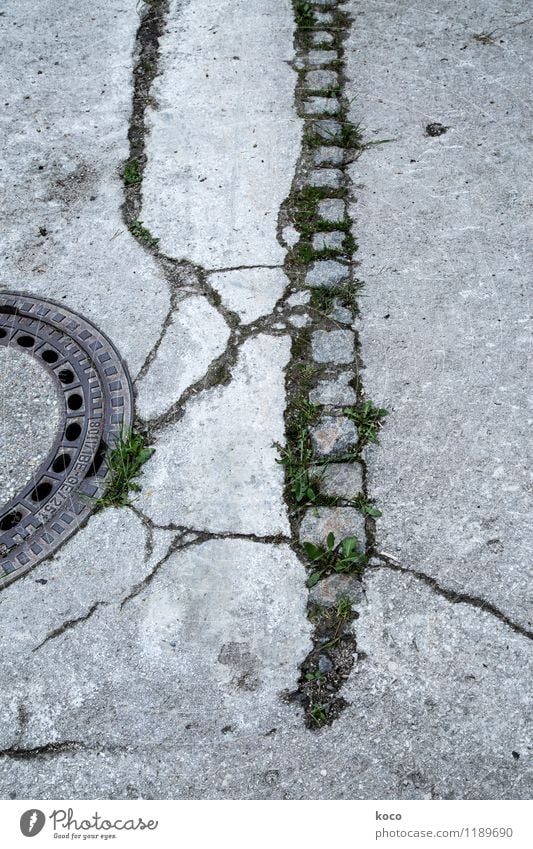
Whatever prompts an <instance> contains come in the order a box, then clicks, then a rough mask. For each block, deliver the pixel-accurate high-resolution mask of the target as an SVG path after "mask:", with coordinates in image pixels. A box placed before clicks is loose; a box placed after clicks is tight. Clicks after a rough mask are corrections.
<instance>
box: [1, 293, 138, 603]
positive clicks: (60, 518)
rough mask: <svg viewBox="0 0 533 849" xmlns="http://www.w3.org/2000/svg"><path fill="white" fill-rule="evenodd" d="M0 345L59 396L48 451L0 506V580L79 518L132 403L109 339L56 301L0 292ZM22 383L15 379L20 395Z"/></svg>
mask: <svg viewBox="0 0 533 849" xmlns="http://www.w3.org/2000/svg"><path fill="white" fill-rule="evenodd" d="M0 346H2V347H10V348H12V349H16V350H17V351H21V352H25V353H26V354H27V355H28V356H31V357H32V358H33V359H34V361H36V362H38V363H39V364H40V366H41V367H42V368H43V369H46V371H47V372H48V374H49V375H51V377H52V379H53V381H54V383H55V385H56V387H57V392H58V397H59V424H58V429H57V433H56V435H55V438H54V439H53V442H52V445H51V448H50V451H49V452H48V454H47V455H46V457H45V459H44V460H43V461H42V462H40V463H39V465H38V466H37V467H36V468H34V469H32V472H31V476H30V479H29V480H27V481H26V482H25V484H24V486H23V487H22V488H21V489H20V490H19V491H18V492H17V493H16V494H15V495H14V496H13V497H10V499H9V501H8V502H7V503H6V504H3V505H1V506H0V588H1V587H3V586H5V585H6V584H8V583H10V582H11V581H13V580H14V579H15V578H18V577H19V576H20V575H23V574H24V573H25V572H27V571H28V570H29V569H31V568H32V567H33V566H35V565H36V563H38V562H39V561H40V560H42V559H43V558H45V557H48V556H49V555H50V554H52V553H53V552H54V551H55V550H56V549H57V548H58V546H59V545H61V543H62V542H64V541H65V540H66V539H67V538H68V537H70V536H71V535H72V534H73V533H74V532H75V531H76V530H77V529H78V528H79V527H80V525H81V524H83V522H84V521H85V520H86V519H87V517H88V515H89V513H90V511H91V507H92V504H93V503H94V499H95V498H97V497H98V496H99V495H100V494H101V492H102V491H103V489H104V487H105V480H106V477H107V474H108V467H107V463H106V454H107V453H108V449H109V448H110V447H112V445H113V444H114V441H115V440H116V438H117V436H118V435H119V433H121V431H122V430H123V429H126V428H128V427H130V426H131V421H132V415H133V410H132V389H131V383H130V379H129V376H128V373H127V370H126V366H125V364H124V363H123V361H122V359H121V358H120V355H119V354H118V352H117V350H116V349H115V347H114V346H113V344H112V343H111V342H110V340H109V339H108V338H107V336H105V335H104V334H103V333H102V332H101V331H100V330H98V329H97V328H96V327H95V326H94V325H93V324H91V323H90V322H89V321H87V320H86V319H84V318H81V316H79V315H77V314H76V313H74V312H72V311H71V310H68V309H66V308H65V307H64V306H62V305H59V304H56V303H54V302H52V301H46V300H42V299H41V298H34V297H31V296H28V295H23V294H19V293H8V292H0ZM7 367H9V360H8V365H7ZM0 379H2V375H0ZM27 389H28V387H25V386H20V387H18V390H19V392H20V394H21V397H22V394H23V393H24V392H25V391H26V390H27ZM0 450H1V451H2V453H5V452H7V446H3V447H2V448H1V449H0Z"/></svg>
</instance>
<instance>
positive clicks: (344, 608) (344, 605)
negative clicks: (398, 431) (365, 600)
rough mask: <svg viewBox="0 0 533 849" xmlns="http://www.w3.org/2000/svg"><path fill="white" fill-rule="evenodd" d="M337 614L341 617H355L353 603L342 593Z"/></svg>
mask: <svg viewBox="0 0 533 849" xmlns="http://www.w3.org/2000/svg"><path fill="white" fill-rule="evenodd" d="M335 614H336V616H338V617H339V619H352V618H353V612H352V603H351V601H350V599H349V598H348V596H347V595H341V597H340V598H339V601H338V602H337V609H336V611H335Z"/></svg>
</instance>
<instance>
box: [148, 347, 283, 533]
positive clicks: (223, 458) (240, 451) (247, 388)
mask: <svg viewBox="0 0 533 849" xmlns="http://www.w3.org/2000/svg"><path fill="white" fill-rule="evenodd" d="M289 355H290V341H289V339H288V337H284V338H277V337H274V336H267V335H259V336H256V337H252V338H250V339H248V340H247V341H246V342H244V344H243V345H242V347H241V349H240V353H239V357H238V359H237V363H236V365H235V367H234V369H233V373H232V380H231V382H230V383H229V384H228V385H227V386H221V387H215V388H213V389H211V390H208V391H206V392H204V393H202V394H201V395H200V396H199V397H197V398H193V399H192V400H191V401H190V402H189V404H188V405H187V409H186V412H185V415H184V417H183V418H182V419H180V420H179V421H178V422H177V423H176V424H170V425H168V426H167V427H165V428H164V429H163V431H162V432H161V433H160V434H159V435H158V436H157V438H156V440H155V442H154V446H155V449H156V450H155V453H154V455H153V457H152V458H151V459H150V460H149V462H148V463H147V464H146V467H145V472H144V488H143V492H142V493H141V495H140V497H139V505H140V506H141V508H142V510H143V511H144V512H145V513H146V514H147V515H148V516H150V518H151V519H152V520H153V521H154V522H155V523H156V524H159V525H166V524H168V523H173V524H174V525H177V526H185V527H188V528H190V529H194V530H202V531H210V532H218V533H220V532H230V533H249V534H256V535H258V536H265V535H275V534H288V533H289V522H288V518H287V509H286V505H285V502H284V500H283V469H282V467H281V466H280V465H279V464H278V463H276V458H277V456H278V455H277V451H276V448H275V445H274V443H276V442H283V440H284V424H283V412H284V409H285V392H284V374H283V370H284V368H285V366H286V365H287V362H288V360H289Z"/></svg>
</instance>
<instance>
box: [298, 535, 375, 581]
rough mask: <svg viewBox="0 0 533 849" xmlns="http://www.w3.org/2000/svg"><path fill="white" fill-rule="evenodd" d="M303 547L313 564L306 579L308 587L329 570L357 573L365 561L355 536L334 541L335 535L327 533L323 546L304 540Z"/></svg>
mask: <svg viewBox="0 0 533 849" xmlns="http://www.w3.org/2000/svg"><path fill="white" fill-rule="evenodd" d="M303 549H304V551H305V553H306V555H307V557H308V558H309V560H310V561H311V563H312V566H313V571H312V572H311V574H310V575H309V578H308V579H307V587H308V588H309V589H310V588H311V587H314V585H315V584H317V583H318V582H319V581H320V580H321V578H323V577H324V576H325V575H326V574H328V573H329V572H347V573H351V574H357V575H359V574H360V572H361V568H362V567H363V566H364V565H365V564H366V562H367V558H366V555H365V554H364V553H363V552H362V551H361V550H360V548H359V540H358V539H357V537H356V536H350V537H345V538H344V539H343V540H341V541H340V542H338V543H336V542H335V535H334V534H333V533H329V534H328V536H327V538H326V545H325V547H324V546H321V545H315V543H313V542H304V544H303Z"/></svg>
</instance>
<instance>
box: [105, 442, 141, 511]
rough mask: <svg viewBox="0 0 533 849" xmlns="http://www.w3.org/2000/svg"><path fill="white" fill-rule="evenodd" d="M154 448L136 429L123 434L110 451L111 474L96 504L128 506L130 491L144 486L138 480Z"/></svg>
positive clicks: (109, 466)
mask: <svg viewBox="0 0 533 849" xmlns="http://www.w3.org/2000/svg"><path fill="white" fill-rule="evenodd" d="M154 450H155V449H154V448H150V447H148V446H147V445H146V440H145V437H144V436H143V435H142V434H140V433H134V432H133V431H132V430H125V431H123V432H122V433H121V434H119V436H118V438H117V440H116V442H115V444H114V446H113V448H112V450H111V453H110V455H109V460H108V468H109V478H108V480H107V484H106V488H105V491H104V493H103V494H102V495H101V496H100V498H98V499H96V502H95V507H96V508H97V509H98V508H102V507H126V506H127V505H128V504H129V503H130V501H129V494H130V492H140V490H141V487H140V485H139V484H138V483H137V481H136V480H135V478H138V477H139V476H140V475H141V474H142V466H143V465H144V463H146V461H147V460H149V459H150V457H151V456H152V454H153V453H154Z"/></svg>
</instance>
